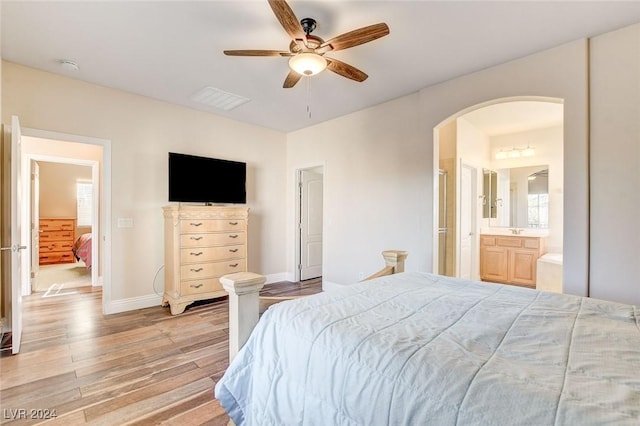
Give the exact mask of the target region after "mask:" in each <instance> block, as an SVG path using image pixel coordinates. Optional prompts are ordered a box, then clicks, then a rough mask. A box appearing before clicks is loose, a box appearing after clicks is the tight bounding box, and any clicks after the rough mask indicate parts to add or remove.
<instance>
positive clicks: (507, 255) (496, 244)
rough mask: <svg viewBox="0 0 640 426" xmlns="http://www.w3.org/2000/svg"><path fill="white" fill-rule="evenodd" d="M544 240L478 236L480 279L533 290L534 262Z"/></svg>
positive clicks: (522, 237) (537, 238) (542, 252)
mask: <svg viewBox="0 0 640 426" xmlns="http://www.w3.org/2000/svg"><path fill="white" fill-rule="evenodd" d="M544 253H545V250H544V239H543V238H541V237H532V236H521V235H493V234H482V235H480V279H482V280H483V281H492V282H499V283H505V284H516V285H520V286H525V287H531V288H535V287H536V263H537V260H538V258H539V257H540V256H542V255H543V254H544Z"/></svg>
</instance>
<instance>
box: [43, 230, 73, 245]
mask: <svg viewBox="0 0 640 426" xmlns="http://www.w3.org/2000/svg"><path fill="white" fill-rule="evenodd" d="M60 240H66V241H72V243H73V231H47V232H41V233H40V241H60Z"/></svg>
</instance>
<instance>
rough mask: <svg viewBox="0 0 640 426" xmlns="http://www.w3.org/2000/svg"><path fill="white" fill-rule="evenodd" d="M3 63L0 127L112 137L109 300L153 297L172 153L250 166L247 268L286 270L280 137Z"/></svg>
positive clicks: (282, 139)
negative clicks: (124, 223)
mask: <svg viewBox="0 0 640 426" xmlns="http://www.w3.org/2000/svg"><path fill="white" fill-rule="evenodd" d="M3 65H4V68H3V75H2V87H3V96H2V103H3V108H2V112H3V114H4V115H3V122H7V121H8V120H9V118H10V116H11V115H18V116H20V120H21V123H22V125H23V127H28V128H34V129H41V130H47V131H53V132H60V133H66V134H72V135H82V136H88V137H95V138H102V139H107V140H110V141H111V176H112V179H111V223H110V227H111V244H110V248H109V250H110V252H111V259H112V263H111V265H112V274H111V299H112V300H111V301H107V303H111V302H116V301H126V300H129V299H132V298H134V299H135V298H140V297H146V296H155V294H154V289H153V279H154V276H155V274H156V272H157V271H158V269H159V268H160V267H161V266H162V264H163V263H164V260H163V235H162V229H163V227H162V212H161V207H162V206H163V205H166V204H168V201H167V200H168V198H167V197H168V196H167V153H168V152H169V151H172V152H182V153H187V154H194V155H203V156H211V157H218V158H225V159H230V160H240V161H246V162H247V169H248V170H247V197H248V202H247V204H248V206H249V207H250V209H251V213H250V222H249V232H250V235H249V259H248V261H249V262H248V263H249V268H250V269H251V270H253V271H256V272H260V273H264V274H282V273H284V272H285V269H286V264H285V258H284V250H283V248H282V245H283V238H284V232H285V231H284V229H285V222H284V217H285V210H284V209H285V198H284V194H285V158H286V153H285V148H286V145H285V136H284V134H282V133H279V132H276V131H271V130H267V129H264V128H261V127H257V126H251V125H247V124H243V123H239V122H236V121H233V120H229V119H226V118H222V117H219V116H216V115H213V114H208V113H204V112H200V111H195V110H191V109H188V108H183V107H179V106H175V105H171V104H167V103H163V102H159V101H156V100H153V99H150V98H146V97H142V96H137V95H132V94H129V93H126V92H122V91H118V90H113V89H109V88H105V87H101V86H96V85H93V84H89V83H84V82H81V81H78V80H73V79H69V78H66V77H62V76H59V75H54V74H50V73H46V72H42V71H38V70H35V69H32V68H28V67H23V66H20V65H16V64H13V63H7V62H5V63H4V64H3ZM118 218H132V219H133V221H134V227H133V228H130V229H128V228H117V226H116V224H117V220H118ZM105 285H107V283H105ZM149 300H152V299H149Z"/></svg>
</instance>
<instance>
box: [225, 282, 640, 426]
mask: <svg viewBox="0 0 640 426" xmlns="http://www.w3.org/2000/svg"><path fill="white" fill-rule="evenodd" d="M639 316H640V312H638V308H637V307H634V306H630V305H624V304H618V303H612V302H606V301H601V300H595V299H589V298H582V297H576V296H570V295H563V294H554V293H547V292H540V291H535V290H531V289H527V288H519V287H513V286H506V285H497V284H487V283H480V282H472V281H464V280H459V279H454V278H447V277H442V276H437V275H432V274H428V273H419V272H411V273H400V274H396V275H391V276H386V277H381V278H376V279H374V280H372V281H369V282H364V283H359V284H355V285H352V286H348V287H346V288H345V289H342V290H337V291H335V292H325V293H321V294H318V295H314V296H309V297H305V298H301V299H298V300H293V301H287V302H283V303H279V304H277V305H275V306H272V307H271V308H269V309H268V310H267V311H266V312H265V314H264V315H263V316H262V318H261V319H260V321H259V322H258V324H257V326H256V328H255V329H254V331H253V333H252V334H251V336H250V337H249V339H248V341H247V343H246V344H245V345H244V347H242V349H241V350H240V352H239V353H238V355H237V357H236V358H235V359H234V360H233V362H232V363H231V365H230V366H229V368H228V370H227V371H226V373H225V375H224V377H223V378H222V379H221V380H220V381H219V382H218V383H217V384H216V388H215V395H216V398H218V399H219V401H220V403H221V405H222V406H223V407H224V408H225V409H226V410H227V412H228V413H229V415H230V417H231V418H232V420H233V421H234V422H235V423H236V424H238V425H245V424H246V425H283V424H287V425H289V424H323V425H326V424H332V425H417V424H434V425H453V424H459V425H469V424H482V425H490V424H495V425H497V424H510V425H513V424H523V425H524V424H526V425H553V424H556V425H577V424H580V425H586V424H616V425H626V424H628V425H637V424H640V318H639Z"/></svg>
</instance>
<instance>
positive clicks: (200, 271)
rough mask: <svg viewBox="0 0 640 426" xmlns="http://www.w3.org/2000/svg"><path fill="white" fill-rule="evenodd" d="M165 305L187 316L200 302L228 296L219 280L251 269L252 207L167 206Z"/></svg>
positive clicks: (163, 299) (165, 215) (165, 226)
mask: <svg viewBox="0 0 640 426" xmlns="http://www.w3.org/2000/svg"><path fill="white" fill-rule="evenodd" d="M163 210H164V247H165V252H164V256H165V257H164V266H165V275H164V296H163V298H162V306H167V304H168V305H169V306H170V307H171V314H172V315H177V314H180V313H182V312H183V311H184V310H185V308H186V307H187V306H188V305H190V304H191V303H193V302H195V301H197V300H208V299H214V298H217V297H223V296H227V292H226V291H225V290H224V289H223V288H222V284H221V283H220V280H219V278H220V277H221V276H222V275H226V274H230V273H234V272H246V271H247V222H248V215H249V209H248V208H246V207H219V206H168V207H164V208H163Z"/></svg>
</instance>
